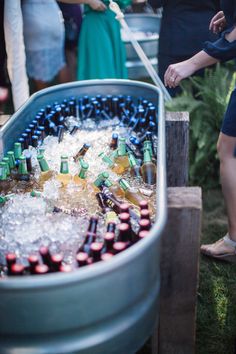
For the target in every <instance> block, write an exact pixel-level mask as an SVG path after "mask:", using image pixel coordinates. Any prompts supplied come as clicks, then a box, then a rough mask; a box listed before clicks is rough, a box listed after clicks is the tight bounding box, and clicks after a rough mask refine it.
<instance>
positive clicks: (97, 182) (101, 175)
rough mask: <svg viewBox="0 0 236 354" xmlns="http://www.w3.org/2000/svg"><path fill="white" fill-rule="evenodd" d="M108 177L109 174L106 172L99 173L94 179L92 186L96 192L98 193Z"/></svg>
mask: <svg viewBox="0 0 236 354" xmlns="http://www.w3.org/2000/svg"><path fill="white" fill-rule="evenodd" d="M108 177H109V173H108V172H106V171H105V172H102V173H99V175H98V176H97V178H96V179H95V181H94V182H93V186H94V189H95V191H96V192H99V191H100V189H101V187H102V185H103V184H104V182H105V181H106V180H107V179H108Z"/></svg>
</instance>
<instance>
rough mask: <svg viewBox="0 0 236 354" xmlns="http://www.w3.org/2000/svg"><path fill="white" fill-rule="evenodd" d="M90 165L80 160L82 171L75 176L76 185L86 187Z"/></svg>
mask: <svg viewBox="0 0 236 354" xmlns="http://www.w3.org/2000/svg"><path fill="white" fill-rule="evenodd" d="M88 168H89V164H88V163H87V162H85V161H84V160H83V159H81V160H80V171H79V174H78V175H76V176H74V178H73V181H74V183H76V184H82V185H83V186H85V185H86V183H87V181H86V177H87V172H88Z"/></svg>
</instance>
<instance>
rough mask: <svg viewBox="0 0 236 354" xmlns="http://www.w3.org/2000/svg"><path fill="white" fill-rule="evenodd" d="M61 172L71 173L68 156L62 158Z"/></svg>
mask: <svg viewBox="0 0 236 354" xmlns="http://www.w3.org/2000/svg"><path fill="white" fill-rule="evenodd" d="M60 173H63V174H68V173H69V165H68V158H65V157H64V158H62V159H61V167H60Z"/></svg>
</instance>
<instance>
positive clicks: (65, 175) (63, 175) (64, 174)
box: [57, 155, 71, 186]
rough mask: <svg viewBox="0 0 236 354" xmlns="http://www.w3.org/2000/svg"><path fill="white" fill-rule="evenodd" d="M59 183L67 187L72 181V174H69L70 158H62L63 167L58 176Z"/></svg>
mask: <svg viewBox="0 0 236 354" xmlns="http://www.w3.org/2000/svg"><path fill="white" fill-rule="evenodd" d="M57 179H58V181H60V182H61V183H62V185H63V186H67V184H68V183H70V181H71V174H70V173H69V163H68V156H65V155H63V156H61V166H60V173H58V175H57Z"/></svg>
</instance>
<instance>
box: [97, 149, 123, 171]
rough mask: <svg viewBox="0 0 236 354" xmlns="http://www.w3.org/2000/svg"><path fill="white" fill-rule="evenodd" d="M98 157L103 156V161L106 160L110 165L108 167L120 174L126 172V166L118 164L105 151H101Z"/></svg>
mask: <svg viewBox="0 0 236 354" xmlns="http://www.w3.org/2000/svg"><path fill="white" fill-rule="evenodd" d="M98 157H101V158H102V161H103V162H105V163H106V164H107V165H108V167H109V168H110V169H111V170H112V171H113V172H115V173H117V174H118V175H122V174H123V173H124V172H125V168H124V167H123V166H122V165H118V164H117V163H115V162H114V161H112V159H111V158H110V157H109V156H107V155H106V154H105V153H104V152H101V153H100V154H99V155H98Z"/></svg>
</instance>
